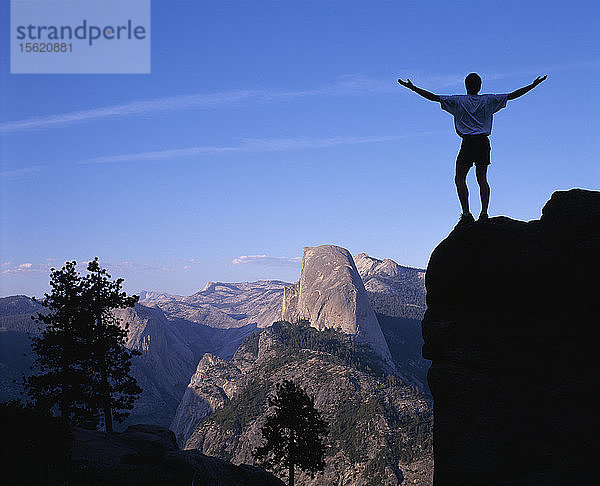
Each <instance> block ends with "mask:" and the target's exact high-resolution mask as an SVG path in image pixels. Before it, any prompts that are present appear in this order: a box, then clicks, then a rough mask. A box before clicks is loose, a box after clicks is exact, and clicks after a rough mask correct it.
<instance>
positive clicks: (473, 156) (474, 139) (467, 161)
mask: <svg viewBox="0 0 600 486" xmlns="http://www.w3.org/2000/svg"><path fill="white" fill-rule="evenodd" d="M490 150H491V146H490V139H489V138H488V136H487V135H463V137H462V143H461V144H460V152H458V157H457V158H456V163H457V164H458V165H462V166H464V167H471V166H472V165H473V164H475V165H490Z"/></svg>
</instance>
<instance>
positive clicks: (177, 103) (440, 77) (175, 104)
mask: <svg viewBox="0 0 600 486" xmlns="http://www.w3.org/2000/svg"><path fill="white" fill-rule="evenodd" d="M599 67H600V63H599V62H598V61H590V62H580V63H571V64H557V65H553V66H542V67H538V68H532V69H527V70H519V71H508V72H485V71H484V72H480V74H482V76H483V77H484V79H503V78H510V77H517V76H532V75H534V76H535V75H537V74H540V73H552V72H558V71H570V70H580V69H598V68H599ZM465 74H466V73H464V72H463V73H441V74H436V73H428V72H425V71H422V70H418V69H414V68H401V67H399V69H398V72H397V73H396V74H394V75H391V74H390V76H389V78H385V79H375V78H371V77H368V76H364V75H360V74H348V75H343V76H340V77H339V78H338V79H337V81H336V82H334V83H332V84H329V85H324V86H320V87H313V88H306V89H293V90H285V89H245V90H231V91H223V92H217V93H208V94H202V93H200V94H190V95H180V96H169V97H165V98H157V99H154V100H142V101H133V102H130V103H123V104H117V105H110V106H104V107H99V108H91V109H87V110H79V111H69V112H66V113H58V114H53V115H47V116H41V117H32V118H25V119H22V120H12V121H4V122H0V133H9V132H20V131H24V130H35V129H48V128H58V127H63V126H68V125H71V124H74V123H84V122H90V121H94V120H101V119H107V118H123V117H132V116H147V115H151V114H156V113H161V112H168V111H175V110H190V109H204V108H216V107H227V106H232V105H239V104H247V103H261V102H276V101H286V100H291V99H297V98H308V97H318V96H348V95H356V94H383V93H391V92H397V91H398V85H397V83H396V77H403V78H405V77H409V78H411V79H412V80H413V81H414V82H418V83H423V84H425V85H426V86H427V87H429V88H430V89H443V88H449V87H454V86H460V85H462V83H463V81H464V76H465Z"/></svg>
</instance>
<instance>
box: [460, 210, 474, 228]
mask: <svg viewBox="0 0 600 486" xmlns="http://www.w3.org/2000/svg"><path fill="white" fill-rule="evenodd" d="M474 222H475V218H473V215H472V214H471V213H466V214H465V213H463V214H461V216H460V219H459V220H458V223H457V225H456V227H457V228H461V227H464V226H469V225H471V224H473V223H474Z"/></svg>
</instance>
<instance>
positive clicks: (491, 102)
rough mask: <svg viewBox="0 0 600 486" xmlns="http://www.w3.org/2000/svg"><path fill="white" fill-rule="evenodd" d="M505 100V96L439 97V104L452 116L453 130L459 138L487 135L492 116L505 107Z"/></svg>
mask: <svg viewBox="0 0 600 486" xmlns="http://www.w3.org/2000/svg"><path fill="white" fill-rule="evenodd" d="M507 99H508V95H507V94H483V95H452V96H442V95H440V104H441V107H442V110H445V111H447V112H448V113H450V114H451V115H454V128H456V133H458V134H459V135H460V136H462V135H480V134H483V135H489V134H490V133H491V132H492V115H493V114H494V113H496V112H497V111H498V110H501V109H502V108H504V107H505V106H506V100H507Z"/></svg>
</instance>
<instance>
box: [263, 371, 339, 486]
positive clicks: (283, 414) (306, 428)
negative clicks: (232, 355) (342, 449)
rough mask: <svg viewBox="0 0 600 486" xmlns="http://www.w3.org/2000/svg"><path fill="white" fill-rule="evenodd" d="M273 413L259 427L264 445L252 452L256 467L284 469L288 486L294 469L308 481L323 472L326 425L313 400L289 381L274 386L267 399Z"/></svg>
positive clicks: (290, 484)
mask: <svg viewBox="0 0 600 486" xmlns="http://www.w3.org/2000/svg"><path fill="white" fill-rule="evenodd" d="M269 406H270V407H274V409H275V410H274V413H272V414H271V415H269V416H268V417H267V420H266V422H265V425H264V426H263V427H262V429H261V431H262V436H263V439H264V441H265V443H264V444H263V445H262V446H260V447H259V448H258V449H256V451H255V452H254V457H255V458H256V460H257V462H258V464H259V465H260V466H262V467H265V468H267V469H272V470H274V469H279V468H285V469H287V471H288V478H289V479H288V484H289V486H294V469H295V467H299V468H300V469H301V470H303V471H308V472H309V473H310V475H311V477H314V473H316V472H317V471H322V470H323V469H324V468H325V462H324V456H325V444H324V442H323V440H324V437H325V436H326V435H327V429H328V424H327V422H326V421H325V420H323V419H322V418H321V413H320V412H319V411H318V410H317V409H316V408H315V399H314V397H310V396H309V395H308V394H307V393H306V391H304V390H303V389H302V388H301V387H300V386H299V385H297V384H296V383H294V382H293V381H290V380H284V381H283V382H282V383H280V384H277V387H276V394H275V396H274V397H269Z"/></svg>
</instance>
